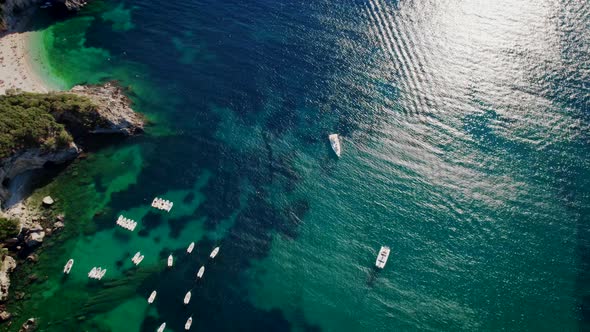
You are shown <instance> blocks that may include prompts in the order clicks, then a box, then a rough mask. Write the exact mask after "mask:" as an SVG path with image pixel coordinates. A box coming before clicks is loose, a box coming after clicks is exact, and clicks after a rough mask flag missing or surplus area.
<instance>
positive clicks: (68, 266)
mask: <svg viewBox="0 0 590 332" xmlns="http://www.w3.org/2000/svg"><path fill="white" fill-rule="evenodd" d="M73 265H74V260H73V259H72V258H70V260H69V261H68V262H67V263H66V265H65V266H64V273H65V274H70V271H71V270H72V266H73Z"/></svg>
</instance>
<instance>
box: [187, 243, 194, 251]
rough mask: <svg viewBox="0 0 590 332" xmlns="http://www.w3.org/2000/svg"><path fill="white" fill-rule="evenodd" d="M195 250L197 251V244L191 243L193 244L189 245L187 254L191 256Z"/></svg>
mask: <svg viewBox="0 0 590 332" xmlns="http://www.w3.org/2000/svg"><path fill="white" fill-rule="evenodd" d="M193 249H195V243H194V242H191V244H189V245H188V248H186V252H188V253H189V254H190V253H191V252H193Z"/></svg>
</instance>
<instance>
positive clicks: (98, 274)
mask: <svg viewBox="0 0 590 332" xmlns="http://www.w3.org/2000/svg"><path fill="white" fill-rule="evenodd" d="M99 269H100V267H99ZM106 273H107V269H104V270H100V272H98V273H97V274H96V279H98V280H100V279H102V277H104V275H105V274H106Z"/></svg>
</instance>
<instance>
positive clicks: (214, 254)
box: [209, 247, 219, 258]
mask: <svg viewBox="0 0 590 332" xmlns="http://www.w3.org/2000/svg"><path fill="white" fill-rule="evenodd" d="M217 253H219V247H215V249H213V251H212V252H211V254H210V255H209V257H210V258H215V256H217Z"/></svg>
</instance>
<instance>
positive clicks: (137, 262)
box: [134, 255, 144, 265]
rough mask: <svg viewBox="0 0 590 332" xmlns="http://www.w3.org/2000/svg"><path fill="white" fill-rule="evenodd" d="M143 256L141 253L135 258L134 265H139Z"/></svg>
mask: <svg viewBox="0 0 590 332" xmlns="http://www.w3.org/2000/svg"><path fill="white" fill-rule="evenodd" d="M143 258H144V256H143V255H141V256H139V257H138V258H137V260H136V261H135V262H134V263H135V265H139V263H141V261H142V260H143Z"/></svg>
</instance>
